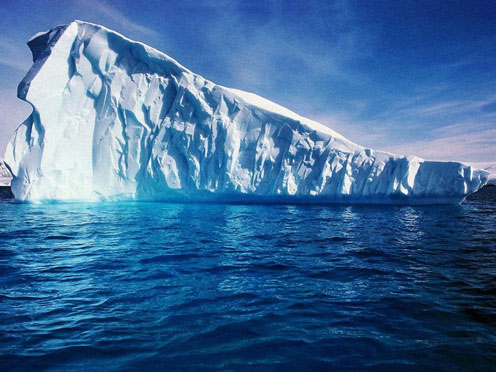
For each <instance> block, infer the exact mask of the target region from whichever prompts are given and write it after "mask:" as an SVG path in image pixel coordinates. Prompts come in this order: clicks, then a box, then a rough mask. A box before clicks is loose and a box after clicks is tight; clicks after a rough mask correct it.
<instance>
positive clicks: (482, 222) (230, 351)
mask: <svg viewBox="0 0 496 372" xmlns="http://www.w3.org/2000/svg"><path fill="white" fill-rule="evenodd" d="M0 211H1V213H0V370H1V371H2V372H3V371H85V372H86V371H106V372H110V371H210V370H219V371H220V370H222V371H331V370H355V371H363V370H377V371H388V370H401V371H410V370H412V371H413V370H415V371H424V370H430V371H472V370H473V371H476V370H477V371H490V370H493V371H494V370H495V365H496V187H493V188H485V189H483V190H482V191H481V192H479V193H478V194H476V195H474V196H472V197H471V198H470V199H469V200H467V201H466V202H464V203H463V204H462V205H459V206H414V207H412V206H382V207H381V206H339V205H331V206H322V205H320V206H319V205H313V206H302V205H209V204H182V205H181V204H161V203H101V204H45V205H33V204H16V203H14V202H13V201H12V200H11V199H9V197H8V195H7V194H6V193H4V195H3V196H2V198H1V200H0Z"/></svg>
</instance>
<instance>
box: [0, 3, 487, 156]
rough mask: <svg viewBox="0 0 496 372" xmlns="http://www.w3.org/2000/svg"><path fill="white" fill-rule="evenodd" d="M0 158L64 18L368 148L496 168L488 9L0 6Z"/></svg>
mask: <svg viewBox="0 0 496 372" xmlns="http://www.w3.org/2000/svg"><path fill="white" fill-rule="evenodd" d="M0 19H1V20H2V21H1V22H0V156H1V154H3V153H4V151H5V146H6V144H7V141H8V139H9V137H10V136H11V134H12V133H13V131H14V130H15V128H16V127H17V126H18V125H19V124H20V123H22V121H24V119H25V118H26V117H27V116H28V115H29V113H30V112H31V107H30V105H29V104H28V103H26V102H23V101H20V100H19V99H18V98H17V97H16V91H17V85H18V83H19V82H20V81H21V79H22V78H23V76H24V75H25V74H26V72H27V71H28V69H29V68H30V66H31V63H32V59H31V53H30V51H29V49H28V47H27V45H26V41H27V40H28V39H29V37H31V36H32V35H33V34H35V33H37V32H39V31H43V30H48V29H50V28H53V27H55V26H57V25H60V24H66V23H69V22H71V21H72V20H74V19H80V20H84V21H89V22H94V23H98V24H101V25H104V26H106V27H108V28H111V29H113V30H116V31H118V32H120V33H122V34H124V35H125V36H127V37H129V38H131V39H135V40H139V41H142V42H144V43H146V44H148V45H151V46H153V47H155V48H156V49H159V50H161V51H163V52H165V53H166V54H168V55H169V56H171V57H172V58H174V59H176V60H177V61H178V62H180V63H181V64H182V65H184V66H186V67H187V68H189V69H190V70H192V71H194V72H196V73H198V74H200V75H202V76H203V77H205V78H207V79H209V80H212V81H213V82H215V83H218V84H221V85H224V86H228V87H233V88H237V89H242V90H246V91H249V92H253V93H256V94H259V95H261V96H263V97H265V98H268V99H270V100H272V101H274V102H276V103H278V104H280V105H283V106H285V107H287V108H289V109H291V110H293V111H295V112H297V113H298V114H300V115H303V116H306V117H308V118H311V119H314V120H316V121H319V122H321V123H323V124H325V125H327V126H329V127H331V128H333V129H335V130H337V131H338V132H340V133H341V134H343V135H344V136H346V137H348V138H349V139H351V140H352V141H354V142H356V143H358V144H361V145H364V146H367V147H372V148H375V149H381V150H386V151H390V152H395V153H400V154H405V155H411V154H414V155H418V156H421V157H424V158H426V159H430V160H457V161H464V162H468V163H473V164H480V165H481V166H485V165H486V164H489V163H496V1H493V0H488V1H485V0H477V1H475V0H470V1H456V0H455V1H442V0H432V1H422V0H415V1H413V0H412V1H409V0H402V1H397V0H385V1H375V0H357V1H343V0H337V1H332V0H329V1H324V0H322V1H314V0H307V1H296V0H287V1H282V0H280V1H276V0H272V1H270V0H268V1H235V0H217V1H207V0H180V1H161V0H141V1H136V0H132V1H127V0H125V1H110V0H79V1H77V0H45V1H42V0H29V1H27V0H0Z"/></svg>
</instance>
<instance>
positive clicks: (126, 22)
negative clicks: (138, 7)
mask: <svg viewBox="0 0 496 372" xmlns="http://www.w3.org/2000/svg"><path fill="white" fill-rule="evenodd" d="M115 3H116V4H118V2H115ZM77 5H79V6H84V7H87V8H88V9H91V10H92V11H93V12H95V13H99V14H101V15H102V16H104V17H106V18H108V19H109V20H111V21H113V22H115V23H116V24H118V25H120V26H122V28H123V29H124V30H127V31H135V32H139V33H141V34H146V35H152V36H156V35H158V32H157V31H155V30H153V29H151V28H149V27H147V26H143V25H141V24H139V23H137V22H135V21H133V20H131V18H129V17H128V16H127V15H125V14H124V13H123V12H121V11H120V10H118V9H117V8H116V7H115V6H112V5H110V4H108V3H106V2H105V1H103V0H79V1H77Z"/></svg>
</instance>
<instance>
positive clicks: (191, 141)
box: [5, 21, 488, 203]
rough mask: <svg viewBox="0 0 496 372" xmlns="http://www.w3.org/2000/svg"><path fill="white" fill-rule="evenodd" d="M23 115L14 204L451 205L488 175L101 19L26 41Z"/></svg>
mask: <svg viewBox="0 0 496 372" xmlns="http://www.w3.org/2000/svg"><path fill="white" fill-rule="evenodd" d="M28 45H29V47H30V48H31V50H32V53H33V60H34V63H33V67H32V68H31V69H30V71H29V72H28V73H27V75H26V77H25V78H24V80H23V81H22V82H21V83H20V85H19V89H18V96H19V98H21V99H23V100H25V101H27V102H29V103H30V104H31V105H32V107H33V112H32V114H31V115H30V116H29V117H28V118H27V120H26V121H25V122H24V123H23V124H22V125H21V126H20V127H19V128H18V129H17V131H16V132H15V134H14V136H13V137H12V139H11V141H10V143H9V145H8V147H7V150H6V154H5V162H6V163H7V164H8V166H9V168H10V170H11V171H12V173H13V175H14V178H13V180H12V191H13V193H14V195H15V197H16V199H18V200H21V201H49V200H84V201H97V200H169V201H215V202H219V201H243V202H245V201H256V202H257V201H268V202H286V201H290V202H346V203H459V202H461V201H462V200H463V199H464V198H465V197H466V196H467V195H468V194H470V193H473V192H475V191H477V190H478V189H479V188H481V187H482V186H483V185H484V184H485V183H486V181H487V176H488V173H487V172H484V171H479V170H476V169H474V168H472V167H471V166H469V165H465V164H462V163H457V162H434V161H425V160H423V159H420V158H418V157H411V156H410V157H403V156H397V155H393V154H389V153H385V152H379V151H375V150H372V149H368V148H364V147H362V146H359V145H357V144H354V143H353V142H351V141H349V140H347V139H346V138H344V137H343V136H341V135H340V134H338V133H336V132H335V131H333V130H332V129H330V128H328V127H326V126H324V125H322V124H319V123H316V122H314V121H312V120H309V119H306V118H303V117H301V116H299V115H297V114H295V113H293V112H292V111H290V110H288V109H286V108H284V107H282V106H279V105H277V104H275V103H273V102H270V101H268V100H266V99H264V98H262V97H259V96H257V95H255V94H252V93H247V92H243V91H239V90H236V89H229V88H225V87H223V86H220V85H216V84H214V83H212V82H211V81H208V80H206V79H204V78H203V77H201V76H200V75H197V74H194V73H193V72H191V71H189V70H188V69H186V68H185V67H183V66H181V65H180V64H179V63H177V62H176V61H175V60H173V59H172V58H170V57H168V56H167V55H165V54H163V53H161V52H159V51H157V50H155V49H153V48H151V47H149V46H147V45H144V44H142V43H139V42H135V41H132V40H129V39H127V38H125V37H124V36H122V35H120V34H118V33H116V32H114V31H111V30H108V29H106V28H105V27H102V26H99V25H95V24H91V23H87V22H81V21H74V22H72V23H70V24H69V25H66V26H59V27H57V28H54V29H52V30H50V31H48V32H44V33H38V34H36V35H35V36H33V38H31V39H30V41H29V42H28Z"/></svg>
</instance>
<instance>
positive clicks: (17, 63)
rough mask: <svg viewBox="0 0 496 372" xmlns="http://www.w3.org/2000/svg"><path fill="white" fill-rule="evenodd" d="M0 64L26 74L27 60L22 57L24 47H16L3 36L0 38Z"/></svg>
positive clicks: (16, 45)
mask: <svg viewBox="0 0 496 372" xmlns="http://www.w3.org/2000/svg"><path fill="white" fill-rule="evenodd" d="M0 50H2V54H1V55H0V64H2V65H4V66H8V67H10V68H13V69H16V70H18V71H21V72H26V71H27V70H28V68H29V60H26V59H25V58H23V57H24V54H25V50H24V45H18V44H16V43H14V42H13V41H11V40H9V39H7V38H6V37H4V36H0Z"/></svg>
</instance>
